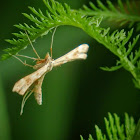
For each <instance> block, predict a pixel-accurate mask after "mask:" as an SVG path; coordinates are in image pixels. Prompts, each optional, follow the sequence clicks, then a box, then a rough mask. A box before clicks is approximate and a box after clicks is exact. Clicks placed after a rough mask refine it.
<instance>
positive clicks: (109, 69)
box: [100, 65, 122, 71]
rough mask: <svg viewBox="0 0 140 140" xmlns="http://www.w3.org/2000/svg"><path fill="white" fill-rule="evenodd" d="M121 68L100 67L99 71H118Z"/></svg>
mask: <svg viewBox="0 0 140 140" xmlns="http://www.w3.org/2000/svg"><path fill="white" fill-rule="evenodd" d="M121 67H122V65H119V66H113V67H110V68H109V67H100V69H102V70H104V71H116V70H118V69H120V68H121Z"/></svg>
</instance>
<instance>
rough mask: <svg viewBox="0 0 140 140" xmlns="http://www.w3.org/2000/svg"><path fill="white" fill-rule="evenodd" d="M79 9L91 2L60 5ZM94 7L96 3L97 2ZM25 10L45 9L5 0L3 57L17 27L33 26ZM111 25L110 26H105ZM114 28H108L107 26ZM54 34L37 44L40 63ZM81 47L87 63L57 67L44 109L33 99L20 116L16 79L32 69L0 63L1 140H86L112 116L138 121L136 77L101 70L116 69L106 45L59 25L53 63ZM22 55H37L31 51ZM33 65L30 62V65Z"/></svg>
mask: <svg viewBox="0 0 140 140" xmlns="http://www.w3.org/2000/svg"><path fill="white" fill-rule="evenodd" d="M59 2H66V3H68V4H69V5H70V6H71V8H74V9H78V8H80V7H82V5H83V4H88V2H89V0H71V1H66V0H59ZM93 2H94V1H93ZM27 6H33V7H35V8H37V9H38V8H40V9H45V8H46V7H45V5H44V4H43V2H42V0H29V1H25V0H12V1H10V0H6V1H3V2H2V3H1V8H0V15H1V22H0V24H1V26H0V27H1V32H0V41H1V45H0V46H1V47H0V54H2V49H4V48H7V47H9V46H10V45H9V44H8V43H6V42H5V41H4V39H7V38H8V39H11V38H12V37H13V36H12V34H11V33H13V32H18V29H16V28H15V27H14V26H13V25H14V24H18V23H24V22H26V23H29V21H28V20H27V19H26V18H24V16H23V15H22V14H21V13H23V12H28V13H29V9H28V8H27ZM106 26H108V25H106ZM109 26H110V25H109ZM50 42H51V33H49V34H48V35H46V36H44V37H43V38H39V39H37V40H36V42H35V43H34V46H35V48H36V50H37V52H38V53H39V54H40V56H41V58H43V57H44V56H45V54H46V53H47V52H48V51H49V48H50ZM82 43H87V44H89V46H90V49H89V52H88V59H87V60H85V61H75V62H71V63H68V64H65V65H63V66H61V67H58V68H54V69H53V70H52V71H51V72H49V73H48V74H47V75H46V77H45V80H44V82H43V87H42V90H43V105H42V106H38V105H37V103H36V101H35V99H34V96H31V97H30V98H29V99H28V101H27V103H26V105H25V108H24V113H23V115H22V116H20V115H19V113H20V105H21V101H22V96H20V95H18V94H16V93H12V88H13V86H14V84H15V82H16V81H17V80H19V79H20V78H22V77H24V76H26V75H28V74H30V73H32V72H33V70H32V69H31V68H29V67H25V66H23V65H22V64H21V63H20V62H19V61H18V60H16V59H14V58H10V59H8V60H6V61H2V62H0V140H78V139H80V137H79V135H80V134H82V135H83V137H84V138H85V139H87V137H88V134H89V133H91V134H92V135H94V137H95V129H94V125H95V124H97V125H98V126H99V127H100V128H102V129H103V130H104V120H103V118H104V117H105V116H107V113H108V112H111V113H117V114H118V115H119V116H121V117H122V119H123V118H124V113H125V112H128V114H129V115H132V116H134V118H135V119H136V120H138V118H139V113H140V109H139V106H140V90H138V89H136V88H135V87H134V84H133V83H132V76H131V75H130V74H129V73H128V72H127V71H125V70H123V69H121V70H118V71H116V72H105V71H102V70H100V69H99V67H100V66H112V65H114V64H115V60H116V59H117V58H116V57H115V56H114V55H112V54H111V53H110V52H109V51H108V50H107V49H106V48H105V47H104V46H102V45H101V44H99V43H97V42H96V41H95V40H94V39H92V38H91V37H89V36H88V35H86V34H85V33H84V32H83V31H82V30H80V29H78V28H75V27H71V26H61V27H59V28H58V29H57V31H56V34H55V37H54V45H53V58H54V59H55V58H57V57H59V56H61V55H63V54H65V53H67V52H68V51H70V50H71V49H73V48H75V47H77V46H78V45H80V44H82ZM20 54H23V55H28V56H35V55H34V53H33V51H32V49H31V46H28V48H27V49H25V50H23V51H21V52H20ZM27 62H28V63H30V64H33V63H32V61H30V60H27Z"/></svg>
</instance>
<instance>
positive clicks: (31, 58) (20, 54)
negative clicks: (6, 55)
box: [16, 54, 38, 61]
mask: <svg viewBox="0 0 140 140" xmlns="http://www.w3.org/2000/svg"><path fill="white" fill-rule="evenodd" d="M16 56H20V57H25V58H29V59H33V60H35V61H37V60H38V58H34V57H30V56H26V55H21V54H16Z"/></svg>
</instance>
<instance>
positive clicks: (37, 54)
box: [25, 30, 40, 60]
mask: <svg viewBox="0 0 140 140" xmlns="http://www.w3.org/2000/svg"><path fill="white" fill-rule="evenodd" d="M25 33H26V35H27V38H28V40H29V42H30V44H31V46H32V49H33V51H34V52H35V54H36V56H37V57H38V59H39V60H40V57H39V55H38V53H37V51H36V50H35V48H34V46H33V44H32V42H31V40H30V38H29V36H28V33H27V31H26V30H25Z"/></svg>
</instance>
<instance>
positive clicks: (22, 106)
mask: <svg viewBox="0 0 140 140" xmlns="http://www.w3.org/2000/svg"><path fill="white" fill-rule="evenodd" d="M29 92H30V93H29ZM28 93H29V94H28ZM32 93H33V90H32V91H28V92H26V93H25V95H24V97H23V99H22V103H21V111H20V115H22V114H23V108H24V105H25V103H26V101H27V99H28V98H29V97H30V96H31V94H32Z"/></svg>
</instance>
